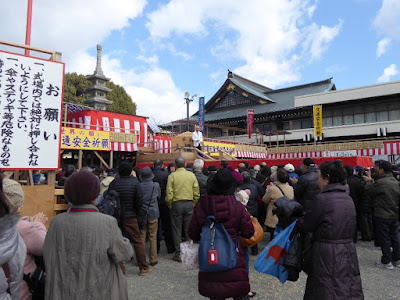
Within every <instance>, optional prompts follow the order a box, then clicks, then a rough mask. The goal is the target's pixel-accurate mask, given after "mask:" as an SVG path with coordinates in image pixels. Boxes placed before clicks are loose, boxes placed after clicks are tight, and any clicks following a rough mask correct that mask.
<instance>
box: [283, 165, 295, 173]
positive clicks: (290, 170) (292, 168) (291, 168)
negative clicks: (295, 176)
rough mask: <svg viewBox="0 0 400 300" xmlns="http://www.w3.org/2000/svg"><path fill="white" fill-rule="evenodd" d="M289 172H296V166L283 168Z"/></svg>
mask: <svg viewBox="0 0 400 300" xmlns="http://www.w3.org/2000/svg"><path fill="white" fill-rule="evenodd" d="M283 168H284V169H285V170H286V171H287V172H294V166H293V165H292V164H287V165H285V166H284V167H283Z"/></svg>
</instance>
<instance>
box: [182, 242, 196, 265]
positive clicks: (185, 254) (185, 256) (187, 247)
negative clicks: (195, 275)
mask: <svg viewBox="0 0 400 300" xmlns="http://www.w3.org/2000/svg"><path fill="white" fill-rule="evenodd" d="M199 246H200V245H199V244H195V243H193V241H192V240H190V241H186V242H183V243H181V244H180V248H181V259H182V266H183V268H184V269H185V270H196V269H198V268H199Z"/></svg>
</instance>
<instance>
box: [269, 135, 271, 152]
mask: <svg viewBox="0 0 400 300" xmlns="http://www.w3.org/2000/svg"><path fill="white" fill-rule="evenodd" d="M271 144H272V142H271V135H269V148H270V149H271Z"/></svg>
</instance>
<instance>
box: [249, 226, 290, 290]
mask: <svg viewBox="0 0 400 300" xmlns="http://www.w3.org/2000/svg"><path fill="white" fill-rule="evenodd" d="M296 222H297V220H296V221H294V222H293V223H292V224H290V225H289V226H288V227H286V228H285V229H284V230H282V231H281V232H280V233H279V234H278V235H277V236H276V237H274V239H273V240H272V241H271V242H270V243H269V244H268V245H267V247H265V248H264V250H263V251H262V252H261V253H260V255H259V256H258V257H257V259H256V261H255V263H254V267H255V269H256V271H257V272H260V273H264V274H269V275H272V276H275V277H277V278H278V279H279V280H280V282H281V283H282V284H283V283H285V282H286V280H287V278H288V276H289V272H288V270H287V269H286V268H285V267H284V266H283V261H284V259H285V257H286V252H287V251H288V250H289V246H290V244H291V243H292V241H293V239H292V240H290V234H291V233H292V231H293V228H294V226H295V225H296Z"/></svg>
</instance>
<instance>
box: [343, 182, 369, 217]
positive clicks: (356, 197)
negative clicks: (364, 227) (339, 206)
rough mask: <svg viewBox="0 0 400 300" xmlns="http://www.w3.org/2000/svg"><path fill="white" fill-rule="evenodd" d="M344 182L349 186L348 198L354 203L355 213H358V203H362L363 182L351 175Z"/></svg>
mask: <svg viewBox="0 0 400 300" xmlns="http://www.w3.org/2000/svg"><path fill="white" fill-rule="evenodd" d="M346 181H347V184H348V185H349V188H350V197H351V198H352V199H353V201H354V205H355V207H356V211H359V206H360V202H361V201H362V197H363V194H364V186H365V180H364V179H362V178H360V177H356V176H353V175H352V176H349V177H347V179H346Z"/></svg>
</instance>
